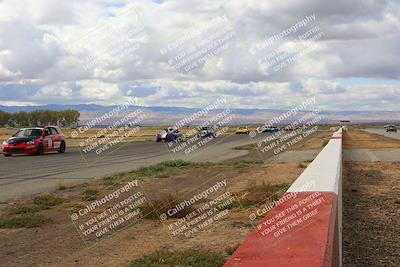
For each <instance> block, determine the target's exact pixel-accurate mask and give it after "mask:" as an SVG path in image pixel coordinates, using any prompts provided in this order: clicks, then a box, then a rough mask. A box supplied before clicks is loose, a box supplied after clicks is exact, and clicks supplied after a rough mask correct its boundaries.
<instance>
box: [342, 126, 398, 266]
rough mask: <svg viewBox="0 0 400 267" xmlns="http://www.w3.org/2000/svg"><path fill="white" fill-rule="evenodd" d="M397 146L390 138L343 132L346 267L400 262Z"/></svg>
mask: <svg viewBox="0 0 400 267" xmlns="http://www.w3.org/2000/svg"><path fill="white" fill-rule="evenodd" d="M399 147H400V141H398V140H395V139H391V138H388V137H384V136H380V135H376V134H370V133H366V132H362V131H349V132H346V133H345V136H344V149H345V160H346V161H345V163H344V173H343V260H344V262H343V264H344V266H357V267H358V266H398V263H399V262H400V254H399V251H400V236H399V234H398V233H399V228H400V162H399V160H400V157H397V156H398V155H399V153H398V151H399V150H398V148H399ZM384 159H387V160H388V161H381V160H384ZM349 160H350V161H349ZM360 160H361V161H363V162H356V161H360Z"/></svg>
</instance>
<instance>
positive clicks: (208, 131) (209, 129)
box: [197, 126, 217, 138]
mask: <svg viewBox="0 0 400 267" xmlns="http://www.w3.org/2000/svg"><path fill="white" fill-rule="evenodd" d="M197 136H198V137H199V138H206V137H213V138H216V137H217V134H216V133H215V127H214V126H205V127H201V128H200V129H199V132H198V133H197Z"/></svg>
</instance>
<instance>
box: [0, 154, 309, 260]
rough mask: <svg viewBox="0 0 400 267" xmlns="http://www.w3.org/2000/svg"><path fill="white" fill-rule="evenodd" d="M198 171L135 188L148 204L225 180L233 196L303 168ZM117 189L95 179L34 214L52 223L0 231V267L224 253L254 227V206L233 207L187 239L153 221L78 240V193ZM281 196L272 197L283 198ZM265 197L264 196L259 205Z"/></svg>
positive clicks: (166, 172) (162, 175) (232, 166)
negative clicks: (74, 214)
mask: <svg viewBox="0 0 400 267" xmlns="http://www.w3.org/2000/svg"><path fill="white" fill-rule="evenodd" d="M204 167H205V166H188V167H182V168H166V169H163V170H162V171H158V172H156V173H154V174H151V175H150V177H146V178H143V179H141V180H140V186H141V189H142V190H143V191H144V192H146V195H147V197H148V198H149V199H151V200H152V201H153V202H154V201H163V200H165V197H166V196H168V195H170V194H173V195H174V196H184V195H187V194H189V195H190V194H193V189H194V188H198V190H197V191H196V190H194V191H196V192H199V191H201V190H200V188H207V186H206V185H205V184H208V185H212V184H214V183H215V182H216V181H218V180H221V178H222V179H226V181H227V188H226V189H225V190H226V191H229V192H232V193H234V194H235V195H238V196H239V195H240V194H241V193H243V192H246V190H250V191H251V189H249V188H252V187H254V186H255V185H261V184H263V181H264V183H268V184H269V183H271V184H273V185H274V184H287V185H290V184H291V183H292V182H293V181H294V180H295V179H296V178H297V177H298V176H299V175H300V173H301V172H302V171H303V170H304V168H305V166H303V165H299V163H290V164H283V163H279V164H278V163H276V164H264V163H259V162H254V163H251V162H250V163H246V162H239V163H234V162H227V163H222V164H212V165H209V166H206V168H204ZM142 172H143V170H142ZM132 175H135V173H126V174H122V175H120V176H119V177H117V178H116V179H117V180H116V181H117V182H118V181H127V179H129V178H130V177H131V176H132ZM121 184H123V182H121V183H119V184H117V185H113V186H111V187H110V186H109V181H108V182H107V183H106V181H103V180H99V181H97V182H96V183H91V184H86V185H81V186H75V187H72V188H65V189H63V190H58V191H57V192H56V193H55V195H56V197H59V198H62V199H63V200H64V202H63V203H62V204H61V205H58V206H55V207H51V208H50V209H46V210H42V211H40V212H39V213H40V214H42V215H44V216H46V217H48V218H50V219H51V220H52V221H53V222H52V223H46V224H44V225H41V226H40V227H34V228H17V229H0V244H2V245H1V250H0V259H1V261H0V266H129V263H130V262H131V261H133V260H135V259H138V258H141V257H143V256H144V255H148V254H151V253H153V252H155V251H158V250H160V249H164V248H167V249H172V250H182V249H187V248H207V249H208V250H211V251H217V252H220V253H224V254H226V251H230V250H232V248H235V247H237V246H238V245H239V244H240V242H241V241H242V240H243V239H244V238H245V237H246V236H247V234H248V233H249V232H250V231H251V230H252V229H253V227H254V225H255V224H256V222H257V221H253V222H251V221H250V220H249V219H248V216H249V214H250V213H251V212H252V209H255V207H244V208H241V207H236V208H232V209H229V212H228V214H227V216H226V217H224V218H223V219H221V220H219V221H216V222H215V223H213V224H212V225H210V226H209V227H206V228H204V229H203V230H202V231H200V232H199V233H197V234H196V235H193V236H190V237H182V236H177V237H171V235H170V232H169V231H168V230H167V229H166V227H165V225H164V224H163V223H161V222H160V220H159V219H157V218H143V219H138V220H136V221H135V223H133V224H130V225H129V226H128V227H126V228H123V229H121V230H119V231H116V232H114V233H112V234H110V235H107V236H105V237H102V238H101V239H100V240H90V239H86V238H82V236H80V235H79V234H78V231H77V229H75V227H74V225H73V224H72V221H71V219H70V214H71V212H70V209H71V207H74V206H76V204H77V203H80V202H82V200H81V198H82V195H83V192H84V191H85V190H86V189H88V188H91V189H93V188H97V189H99V191H100V192H101V193H100V195H104V194H105V192H109V191H110V190H112V189H115V188H118V187H119V186H120V185H121ZM284 191H285V190H281V191H280V192H279V191H278V192H276V193H277V194H283V193H284ZM250 193H251V192H250ZM246 194H247V193H246ZM269 197H270V196H268V195H265V201H268V199H269ZM97 199H98V198H97ZM263 200H264V199H263ZM87 203H88V202H87ZM31 204H32V200H31V199H26V200H21V201H17V202H15V203H12V204H11V206H10V205H7V206H2V208H1V210H0V215H1V214H3V215H4V214H6V212H7V210H9V209H10V208H12V207H20V206H29V205H31ZM169 220H170V219H168V220H167V222H169ZM173 220H174V219H171V222H173Z"/></svg>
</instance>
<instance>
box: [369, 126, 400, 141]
mask: <svg viewBox="0 0 400 267" xmlns="http://www.w3.org/2000/svg"><path fill="white" fill-rule="evenodd" d="M363 130H364V131H366V132H368V133H373V134H380V135H383V136H386V137H390V138H394V139H399V140H400V129H398V131H397V132H396V133H395V132H388V133H387V132H386V130H385V129H378V128H366V129H363Z"/></svg>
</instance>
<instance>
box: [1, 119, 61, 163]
mask: <svg viewBox="0 0 400 267" xmlns="http://www.w3.org/2000/svg"><path fill="white" fill-rule="evenodd" d="M65 149H66V141H65V137H64V135H63V134H62V133H61V130H60V128H58V127H57V126H46V127H35V128H23V129H20V130H19V131H18V132H17V133H16V134H14V135H13V136H12V137H11V138H10V139H8V140H7V141H4V142H3V151H2V154H3V155H4V156H6V157H11V156H12V155H17V154H21V155H42V154H45V153H47V152H58V153H64V152H65Z"/></svg>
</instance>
